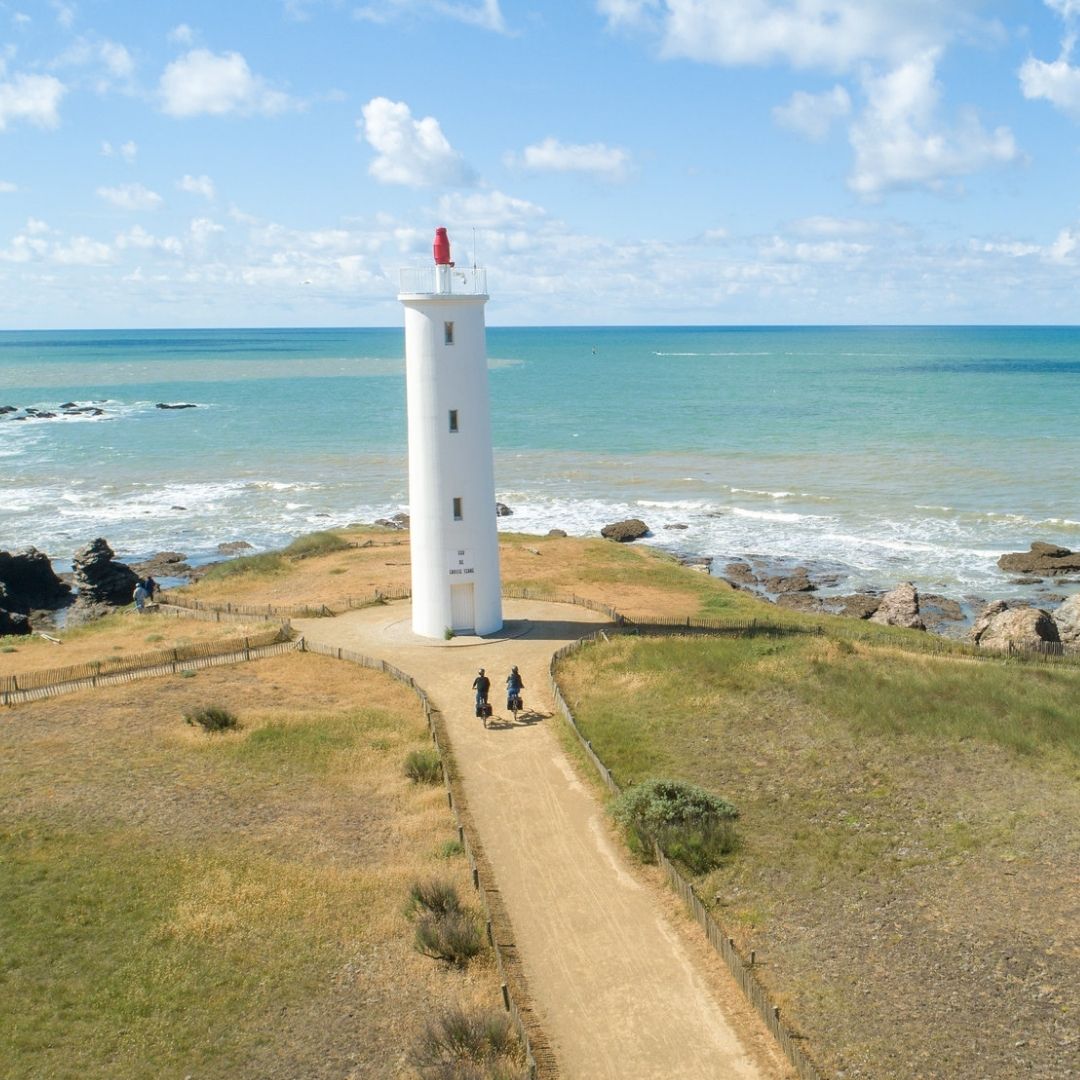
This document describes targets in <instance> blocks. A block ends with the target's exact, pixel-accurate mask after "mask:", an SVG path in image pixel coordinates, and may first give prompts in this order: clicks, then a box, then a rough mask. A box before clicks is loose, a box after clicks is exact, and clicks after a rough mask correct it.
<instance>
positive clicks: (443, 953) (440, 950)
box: [414, 911, 484, 967]
mask: <svg viewBox="0 0 1080 1080" xmlns="http://www.w3.org/2000/svg"><path fill="white" fill-rule="evenodd" d="M414 941H415V944H416V948H417V951H418V952H421V953H423V954H424V955H425V956H432V957H435V958H437V959H439V960H445V961H447V963H450V964H456V965H458V966H459V967H461V966H463V965H464V964H465V963H466V962H467V961H468V960H470V959H471V958H472V957H474V956H475V955H476V954H477V953H478V952H479V951H480V950H481V949H482V948H483V947H484V938H483V934H482V932H481V930H480V923H479V920H478V919H477V918H476V916H475V915H474V914H473V913H472V912H471V911H447V912H442V913H436V912H431V911H429V912H426V913H425V914H423V915H421V916H420V918H418V919H417V920H416V936H415V939H414Z"/></svg>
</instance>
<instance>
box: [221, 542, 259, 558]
mask: <svg viewBox="0 0 1080 1080" xmlns="http://www.w3.org/2000/svg"><path fill="white" fill-rule="evenodd" d="M217 550H218V554H219V555H239V554H240V552H241V551H250V550H251V544H249V543H248V542H247V541H246V540H227V541H226V542H225V543H223V544H218V546H217Z"/></svg>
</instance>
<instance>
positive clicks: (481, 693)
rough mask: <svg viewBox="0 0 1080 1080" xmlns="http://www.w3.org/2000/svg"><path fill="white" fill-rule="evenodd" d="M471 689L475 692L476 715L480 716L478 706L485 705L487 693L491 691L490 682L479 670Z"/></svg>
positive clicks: (482, 670) (481, 670)
mask: <svg viewBox="0 0 1080 1080" xmlns="http://www.w3.org/2000/svg"><path fill="white" fill-rule="evenodd" d="M472 686H473V689H474V690H475V691H476V715H477V716H479V715H480V706H481V705H486V704H487V699H488V691H489V690H490V689H491V680H490V679H489V678H488V677H487V676H486V675H485V674H484V669H483V668H481V669H480V671H479V673H478V674H477V676H476V678H475V679H473V684H472Z"/></svg>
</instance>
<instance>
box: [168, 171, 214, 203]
mask: <svg viewBox="0 0 1080 1080" xmlns="http://www.w3.org/2000/svg"><path fill="white" fill-rule="evenodd" d="M176 186H177V187H178V188H179V189H180V190H181V191H186V192H188V193H189V194H190V195H201V196H202V197H203V198H204V199H206V200H207V201H208V202H211V201H213V198H214V194H215V192H214V181H213V180H211V179H210V177H209V176H191V175H189V174H187V173H185V174H184V175H183V176H182V177H181V178H180V179H179V180H177V181H176Z"/></svg>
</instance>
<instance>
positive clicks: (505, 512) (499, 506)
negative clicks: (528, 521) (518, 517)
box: [495, 502, 514, 517]
mask: <svg viewBox="0 0 1080 1080" xmlns="http://www.w3.org/2000/svg"><path fill="white" fill-rule="evenodd" d="M513 512H514V511H513V510H511V509H510V507H509V506H507V505H506V503H501V502H497V503H496V504H495V516H496V517H510V516H511V515H512V514H513Z"/></svg>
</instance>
